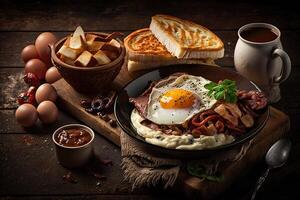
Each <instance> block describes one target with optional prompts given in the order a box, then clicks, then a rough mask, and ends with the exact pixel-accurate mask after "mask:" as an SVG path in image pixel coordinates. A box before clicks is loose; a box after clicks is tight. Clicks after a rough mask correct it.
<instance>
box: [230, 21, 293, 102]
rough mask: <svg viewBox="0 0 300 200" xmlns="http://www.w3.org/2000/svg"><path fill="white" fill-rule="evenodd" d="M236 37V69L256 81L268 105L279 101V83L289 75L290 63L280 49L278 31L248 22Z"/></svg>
mask: <svg viewBox="0 0 300 200" xmlns="http://www.w3.org/2000/svg"><path fill="white" fill-rule="evenodd" d="M238 36H239V39H238V41H237V44H236V47H235V51H234V65H235V68H236V70H237V71H238V72H239V73H240V74H242V75H243V76H245V77H247V78H248V79H249V80H251V81H253V82H255V83H256V84H257V85H258V86H259V87H260V88H261V89H262V90H263V92H264V93H265V94H266V95H267V96H268V98H269V100H270V102H277V101H279V100H280V89H279V84H280V83H282V82H283V81H285V80H286V79H287V78H288V76H289V74H290V72H291V61H290V58H289V56H288V54H287V53H286V52H285V51H283V49H282V45H281V42H280V31H279V29H278V28H277V27H275V26H273V25H271V24H266V23H251V24H247V25H245V26H243V27H241V28H240V29H239V31H238Z"/></svg>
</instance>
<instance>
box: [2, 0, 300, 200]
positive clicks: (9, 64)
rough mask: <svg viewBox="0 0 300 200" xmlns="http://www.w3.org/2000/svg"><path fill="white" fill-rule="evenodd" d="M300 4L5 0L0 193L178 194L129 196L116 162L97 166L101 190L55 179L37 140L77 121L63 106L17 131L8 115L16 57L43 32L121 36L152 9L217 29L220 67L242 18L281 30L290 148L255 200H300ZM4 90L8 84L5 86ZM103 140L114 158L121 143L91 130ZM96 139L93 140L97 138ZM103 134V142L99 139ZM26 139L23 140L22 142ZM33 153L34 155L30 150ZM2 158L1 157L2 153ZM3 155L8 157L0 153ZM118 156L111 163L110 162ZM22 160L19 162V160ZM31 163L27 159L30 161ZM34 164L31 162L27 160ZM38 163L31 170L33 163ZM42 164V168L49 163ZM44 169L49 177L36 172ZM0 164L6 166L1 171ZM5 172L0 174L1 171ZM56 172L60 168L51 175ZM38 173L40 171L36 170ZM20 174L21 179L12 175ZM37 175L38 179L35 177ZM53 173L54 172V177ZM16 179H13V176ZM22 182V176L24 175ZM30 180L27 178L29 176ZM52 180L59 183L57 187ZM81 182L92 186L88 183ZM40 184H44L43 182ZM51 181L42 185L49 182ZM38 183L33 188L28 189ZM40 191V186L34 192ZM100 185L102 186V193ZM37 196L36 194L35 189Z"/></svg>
mask: <svg viewBox="0 0 300 200" xmlns="http://www.w3.org/2000/svg"><path fill="white" fill-rule="evenodd" d="M299 11H300V9H299V6H296V5H295V3H291V2H288V1H280V2H279V1H278V2H276V1H272V2H271V3H270V2H266V3H263V2H253V1H251V2H230V3H229V2H227V1H218V2H211V1H209V2H208V1H199V2H198V1H192V0H188V1H181V2H177V1H148V2H146V1H139V0H135V1H130V2H126V1H117V0H113V1H89V2H85V5H84V6H82V3H81V2H80V3H78V2H74V1H72V2H68V1H35V0H31V1H26V2H25V1H24V2H20V1H16V0H10V1H8V0H4V1H1V6H0V25H1V26H0V92H1V94H0V120H1V125H0V161H1V162H0V176H1V177H0V199H2V198H3V199H20V198H22V199H23V198H25V199H161V198H163V199H174V198H176V197H177V198H178V197H179V196H178V194H177V193H173V192H171V193H169V192H168V191H157V192H155V191H148V190H142V191H139V192H138V193H135V194H132V193H131V191H130V190H129V186H128V183H124V182H122V176H121V174H120V173H119V172H118V170H120V168H119V166H118V165H114V166H112V167H111V168H108V169H109V170H108V171H103V173H104V174H105V175H107V174H109V172H110V170H112V171H115V172H116V173H111V174H110V176H112V177H110V178H108V179H107V180H106V183H105V185H106V186H104V187H103V188H101V187H100V189H99V188H97V189H94V191H91V190H93V187H94V184H95V179H93V177H91V176H90V175H87V174H85V175H84V174H80V176H79V180H80V181H79V183H77V184H70V183H66V184H61V179H59V177H60V176H61V175H62V174H63V172H65V171H63V169H62V168H60V166H59V165H58V164H57V163H56V162H45V158H44V157H43V155H47V156H46V157H49V158H50V159H51V158H53V154H52V153H51V151H49V149H51V147H52V144H51V143H49V142H45V143H43V141H44V140H43V139H47V140H48V141H50V138H51V133H52V131H53V130H55V128H57V127H58V126H59V125H62V124H67V123H72V122H78V121H77V120H75V119H74V118H72V117H70V116H68V115H67V114H65V113H63V112H61V113H60V119H59V121H58V123H57V124H54V125H52V126H50V127H46V126H43V125H41V124H38V125H37V127H35V128H34V129H23V128H22V127H20V126H19V125H18V124H17V123H16V122H15V120H14V109H15V108H16V106H17V105H16V103H15V101H14V97H15V96H16V95H17V94H18V93H19V92H20V91H22V90H23V89H24V88H26V86H25V85H24V84H23V83H22V82H17V84H15V85H13V86H12V87H11V88H10V86H11V85H12V84H11V83H12V82H11V80H14V79H16V78H20V76H21V74H22V67H23V63H22V62H21V60H20V56H19V52H20V51H21V49H22V48H23V47H24V46H25V45H27V44H29V43H32V42H33V40H34V39H35V37H36V36H37V35H38V34H39V33H40V32H41V31H54V32H55V34H57V35H58V36H62V35H64V34H65V33H66V31H73V30H74V27H75V26H77V25H78V24H80V25H82V26H83V27H84V28H86V29H87V30H97V31H99V30H103V31H108V32H110V31H113V30H118V31H123V32H125V33H126V34H127V33H129V32H131V31H132V30H135V29H137V28H141V27H144V26H147V25H148V23H149V22H150V16H151V15H153V14H157V13H166V14H173V15H176V16H179V17H183V18H187V19H193V20H194V21H196V22H198V23H200V24H203V25H205V26H207V27H208V28H210V29H212V30H213V31H215V32H216V33H217V34H219V35H220V37H221V38H222V39H223V40H224V43H225V48H226V55H225V58H224V59H222V60H220V62H219V64H220V65H222V66H229V67H232V65H233V60H232V58H233V50H234V45H235V42H236V39H237V36H236V30H237V29H238V28H239V27H240V26H241V25H243V24H245V23H248V22H256V21H264V22H269V23H272V24H274V25H276V26H278V27H279V28H280V29H281V30H282V33H283V34H282V42H283V46H284V48H285V50H286V51H287V52H288V53H289V55H290V56H291V60H292V64H293V69H292V74H291V77H290V78H289V80H288V81H286V82H285V83H283V84H282V85H281V88H282V100H281V102H279V103H277V104H275V105H274V106H275V107H277V108H280V109H281V110H283V111H285V112H286V113H287V114H288V115H289V116H290V119H291V133H294V134H292V136H291V138H292V143H293V149H292V153H291V156H290V159H289V161H288V163H287V164H286V165H285V166H284V167H283V168H279V169H276V170H274V171H273V172H272V173H271V176H270V177H269V179H268V180H267V182H266V184H265V185H264V187H263V189H262V191H261V192H260V193H259V194H258V195H259V196H258V199H300V196H299V193H298V192H297V191H298V184H295V181H297V180H298V179H299V178H300V172H299V168H300V162H299V156H300V153H299V152H300V136H299V134H297V133H298V132H300V126H299V120H300V104H299V102H300V95H299V94H300V91H299V90H300V87H298V85H299V80H300V71H299V70H298V67H299V66H300V61H299V56H298V54H299V52H300V51H299V37H298V35H299V31H300V15H299ZM9 89H10V90H9ZM23 136H25V137H27V136H31V137H33V139H34V141H36V142H37V143H36V144H35V145H31V146H27V145H26V144H24V143H20V140H19V139H20V138H22V137H23ZM97 138H99V139H100V140H101V141H100V143H101V142H106V143H105V144H106V145H107V151H105V152H104V155H107V158H110V159H112V158H111V156H114V157H115V156H116V157H119V156H120V151H119V149H117V150H116V152H115V153H114V149H116V146H115V145H114V144H112V143H110V142H108V141H106V140H105V139H104V138H102V137H100V136H97ZM97 140H98V139H97ZM102 140H103V141H102ZM22 145H24V146H22ZM32 155H35V156H32ZM2 158H3V159H2ZM4 158H8V159H4ZM116 162H117V161H116ZM23 163H25V164H24V165H23ZM30 163H32V165H33V166H32V165H30ZM33 163H34V164H33ZM37 163H38V164H40V168H34V169H36V170H35V171H33V170H32V167H34V165H35V164H37ZM46 164H47V165H48V166H47V165H46ZM46 167H48V168H51V169H52V168H53V169H57V170H49V173H48V175H45V174H43V173H42V171H43V169H45V168H46ZM263 167H265V166H264V165H263V164H260V165H257V166H256V167H255V168H254V169H253V170H252V171H251V172H250V174H249V175H247V176H245V178H243V179H241V181H238V182H237V183H236V184H234V185H233V186H232V187H231V188H230V189H229V190H227V191H226V192H225V193H224V194H223V195H222V197H221V199H231V200H232V199H249V195H250V194H251V190H252V188H253V185H254V183H255V181H256V179H257V177H258V176H259V175H260V172H261V170H262V169H263ZM2 169H5V171H4V170H2ZM4 172H5V173H4ZM58 173H61V174H59V175H57V174H58ZM36 174H38V175H39V176H37V175H36ZM19 175H21V177H22V178H18V176H19ZM41 177H42V178H43V181H44V183H41ZM53 177H56V178H53ZM14 179H15V180H18V181H14ZM24 180H26V181H24ZM28 180H30V182H29V181H28ZM55 184H58V185H59V186H60V188H58V189H59V191H61V192H60V194H58V193H57V191H56V190H57V188H55V187H54V185H55ZM115 184H117V185H118V186H120V188H124V189H121V190H120V191H122V192H117V191H113V189H110V188H109V187H108V186H110V187H112V188H114V185H115ZM86 185H88V186H91V188H87V190H84V189H82V188H86ZM41 186H43V188H41ZM48 186H50V187H49V188H48V189H47V187H48ZM34 188H37V189H34ZM74 188H78V189H79V190H80V191H83V193H82V194H77V193H75V194H71V192H70V191H73V192H75V190H74ZM39 189H40V190H39ZM101 190H102V191H101ZM41 191H42V192H43V194H40V192H41Z"/></svg>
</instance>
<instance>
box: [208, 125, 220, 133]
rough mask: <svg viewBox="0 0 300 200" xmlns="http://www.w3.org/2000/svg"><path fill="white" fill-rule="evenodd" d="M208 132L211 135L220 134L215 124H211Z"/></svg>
mask: <svg viewBox="0 0 300 200" xmlns="http://www.w3.org/2000/svg"><path fill="white" fill-rule="evenodd" d="M207 132H208V134H209V135H215V134H217V133H218V130H217V129H216V127H215V125H214V124H210V125H208V127H207Z"/></svg>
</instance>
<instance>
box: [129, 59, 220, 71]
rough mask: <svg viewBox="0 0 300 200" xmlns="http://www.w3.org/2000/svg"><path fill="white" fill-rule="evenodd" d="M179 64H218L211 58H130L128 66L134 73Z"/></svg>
mask: <svg viewBox="0 0 300 200" xmlns="http://www.w3.org/2000/svg"><path fill="white" fill-rule="evenodd" d="M179 64H201V65H211V66H216V64H215V62H214V61H213V60H210V59H207V60H205V59H185V60H184V59H177V60H175V59H174V60H169V61H155V62H152V61H146V62H145V61H142V62H141V61H133V60H128V62H127V68H128V72H129V73H134V72H136V71H141V70H149V69H154V68H158V67H163V66H169V65H179Z"/></svg>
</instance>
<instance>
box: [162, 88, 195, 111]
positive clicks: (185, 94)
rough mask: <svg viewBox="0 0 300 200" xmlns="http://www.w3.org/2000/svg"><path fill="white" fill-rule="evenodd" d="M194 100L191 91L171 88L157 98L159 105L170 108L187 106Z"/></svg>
mask: <svg viewBox="0 0 300 200" xmlns="http://www.w3.org/2000/svg"><path fill="white" fill-rule="evenodd" d="M194 102H195V96H194V94H193V93H192V92H190V91H187V90H184V89H172V90H168V91H166V92H165V93H164V94H163V95H162V96H161V97H160V100H159V103H160V105H161V107H163V108H165V109H170V108H189V107H191V106H192V105H193V104H194Z"/></svg>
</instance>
